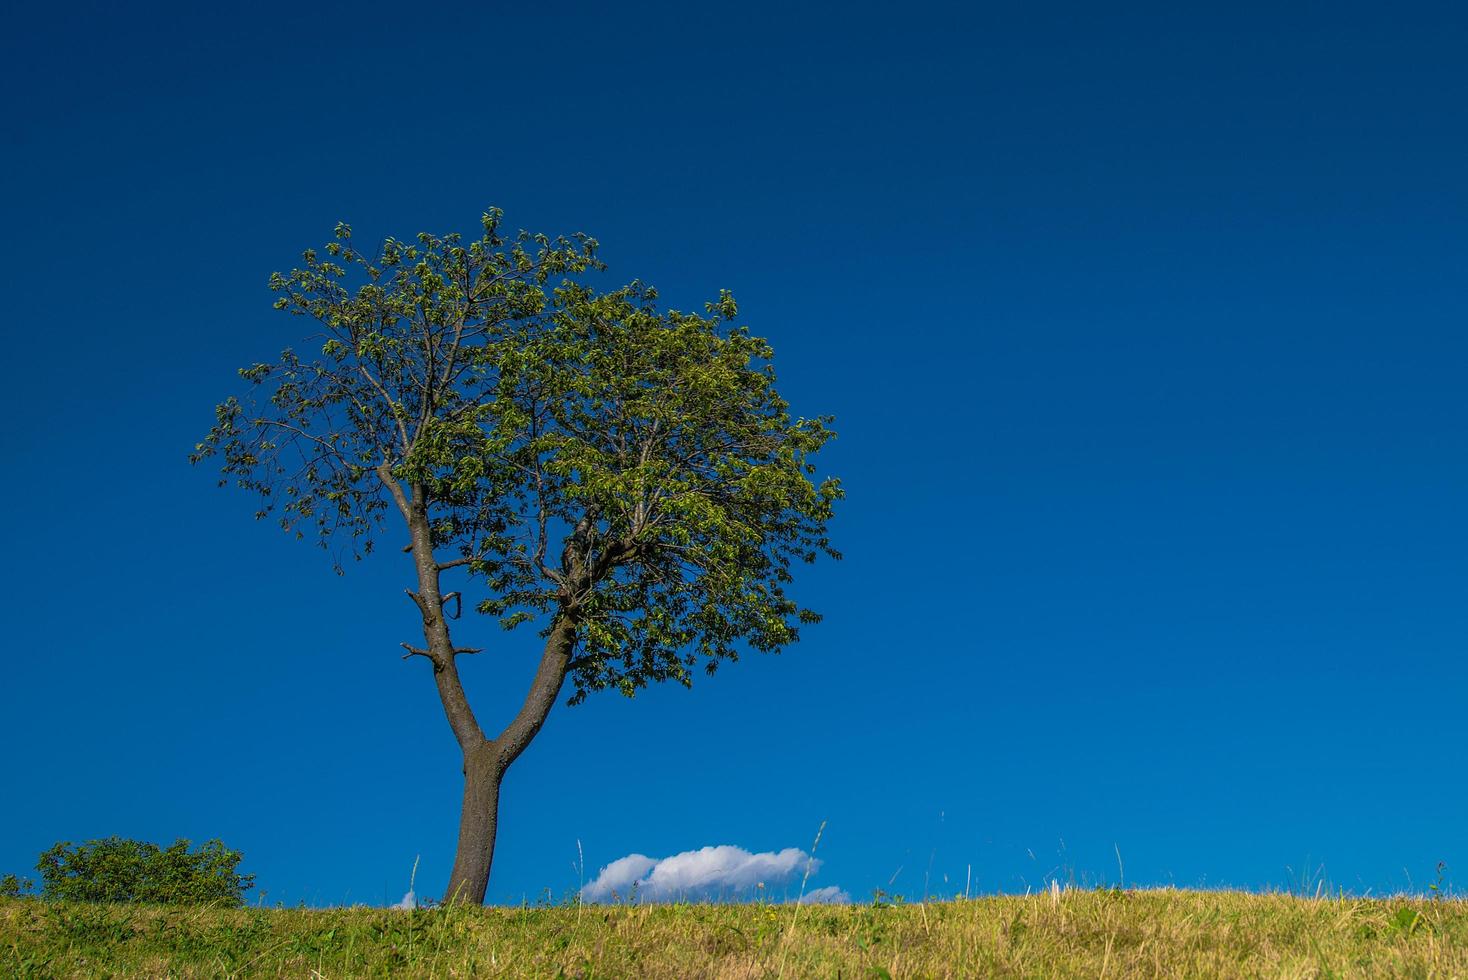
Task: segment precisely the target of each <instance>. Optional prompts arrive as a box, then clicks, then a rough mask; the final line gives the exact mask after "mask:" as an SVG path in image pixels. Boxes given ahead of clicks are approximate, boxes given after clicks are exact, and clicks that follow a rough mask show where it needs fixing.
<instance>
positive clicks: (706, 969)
mask: <svg viewBox="0 0 1468 980" xmlns="http://www.w3.org/2000/svg"><path fill="white" fill-rule="evenodd" d="M1465 940H1468V903H1465V902H1462V901H1457V900H1447V901H1437V902H1430V901H1423V900H1408V899H1370V900H1366V899H1354V898H1319V899H1306V898H1295V897H1291V896H1287V895H1275V894H1271V895H1253V894H1246V893H1241V892H1190V891H1172V890H1164V891H1132V892H1121V891H1094V892H1083V891H1066V892H1060V893H1056V894H1051V893H1045V894H1041V895H1038V896H1027V897H1003V898H981V899H975V900H973V901H949V902H929V903H924V904H907V905H896V906H892V905H883V906H871V905H858V906H846V907H829V906H807V907H805V908H802V909H800V911H799V915H798V917H797V915H796V909H795V908H794V907H792V906H788V905H782V906H777V905H663V906H636V907H626V906H622V907H604V906H586V907H584V908H577V907H576V906H575V905H563V906H555V907H550V908H524V909H505V908H487V909H449V910H436V911H418V912H393V911H388V910H381V909H364V908H359V909H329V910H304V909H297V910H292V909H229V910H224V909H207V908H206V909H165V908H138V907H121V906H110V907H109V906H79V905H47V904H45V903H42V902H37V901H30V900H22V901H0V974H3V975H6V976H17V977H25V976H48V977H49V976H55V977H73V976H75V977H82V976H85V977H92V976H114V977H162V976H169V977H223V976H242V977H274V976H283V977H321V978H327V980H332V978H341V977H363V976H388V975H392V976H415V977H583V978H590V977H646V978H678V980H686V978H696V977H710V978H730V980H734V978H756V977H780V976H782V975H783V976H784V977H843V978H882V977H892V978H905V977H1299V978H1306V977H1468V942H1465Z"/></svg>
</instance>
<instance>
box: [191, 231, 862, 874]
mask: <svg viewBox="0 0 1468 980" xmlns="http://www.w3.org/2000/svg"><path fill="white" fill-rule="evenodd" d="M500 218H501V215H500V212H499V211H490V212H488V213H487V214H485V215H484V217H483V222H482V224H483V232H482V234H481V235H480V237H478V238H477V239H476V240H473V241H468V242H466V241H464V240H463V239H462V238H461V237H460V236H458V235H444V236H441V237H440V236H433V235H427V234H421V235H419V236H417V238H416V239H414V240H413V241H398V240H394V239H388V240H387V241H385V242H383V243H382V244H381V246H380V247H379V248H378V249H376V250H374V252H373V254H370V255H369V254H367V253H366V252H361V251H358V250H357V248H356V246H355V245H354V244H353V242H352V232H351V229H350V228H349V227H348V226H346V225H339V226H338V227H337V229H336V234H335V236H334V239H333V240H332V241H331V242H330V243H329V244H327V245H326V246H325V248H324V249H323V250H322V251H321V252H317V251H314V250H313V251H307V252H305V253H304V255H303V265H302V266H301V267H300V268H297V269H294V270H293V271H291V272H290V273H289V274H276V275H274V276H273V277H272V278H271V287H272V289H274V290H275V291H276V292H277V293H278V294H279V295H278V298H277V299H276V302H275V306H276V308H277V309H281V310H286V311H288V312H290V313H293V314H296V315H298V316H302V317H306V318H309V319H311V320H313V321H315V323H316V324H318V325H319V327H320V331H319V333H318V335H317V336H316V337H314V338H313V340H312V343H313V346H314V345H316V344H319V355H315V354H313V356H311V357H309V358H306V357H302V356H300V355H298V354H296V353H295V352H293V351H291V350H287V351H285V352H284V353H282V354H281V355H280V357H279V359H278V360H276V361H275V362H273V363H262V364H256V365H254V366H252V367H249V368H246V369H243V370H242V371H241V372H240V374H241V375H242V376H243V378H244V379H245V380H246V381H247V382H248V383H249V386H248V392H247V393H246V395H245V396H244V397H242V398H230V399H228V400H227V401H225V402H224V403H223V404H221V405H219V406H218V408H217V409H216V421H215V423H214V426H213V428H212V429H211V430H210V432H209V434H208V436H207V437H206V438H205V439H204V441H203V442H201V443H200V444H199V445H198V446H197V447H196V449H195V452H194V454H193V457H192V458H193V460H194V461H195V462H198V461H199V460H201V459H204V458H206V457H217V458H218V460H219V461H220V462H221V464H222V469H223V473H224V479H222V480H221V481H220V482H221V485H223V484H225V483H228V482H231V481H233V482H235V483H237V484H238V485H239V486H241V487H243V488H245V489H247V490H249V491H253V492H255V493H257V494H259V496H260V498H261V500H262V505H261V509H260V511H259V512H258V514H257V516H259V517H265V516H267V515H272V514H273V515H275V516H277V517H278V518H279V520H280V523H281V525H282V526H283V527H284V528H285V529H286V530H288V531H291V532H294V533H295V534H296V535H297V536H299V537H302V538H305V537H314V538H316V539H318V540H319V542H320V543H321V544H322V545H323V546H324V547H327V548H329V549H334V553H335V555H336V559H337V564H336V567H337V570H338V572H340V571H341V562H342V559H343V558H345V557H348V556H350V557H352V558H356V559H360V558H361V557H362V556H364V555H366V554H368V553H369V552H371V550H372V547H373V542H374V540H375V539H376V538H377V537H378V536H379V535H380V534H381V533H382V532H383V530H384V529H385V528H386V527H388V526H392V527H397V528H400V529H401V531H402V532H403V533H405V535H406V538H407V542H408V543H407V545H406V547H403V549H402V550H403V551H404V552H405V553H407V554H408V555H409V556H410V558H411V561H412V567H413V572H414V579H415V587H414V588H412V589H409V590H408V596H409V598H410V599H411V600H412V602H413V604H414V606H415V607H416V609H417V611H418V613H419V614H420V615H421V618H422V622H423V638H422V641H421V645H418V644H407V643H405V644H402V646H403V647H404V648H405V649H406V650H407V651H408V652H407V654H405V655H404V659H409V658H413V657H421V658H422V659H423V660H424V661H425V662H426V663H427V664H428V665H429V666H430V667H431V668H432V675H433V681H434V684H435V685H436V686H437V689H438V696H439V699H440V701H441V702H442V704H443V710H444V714H445V715H446V716H447V719H448V723H449V727H450V728H451V729H452V731H453V734H454V738H455V739H456V740H457V741H458V744H459V748H460V750H461V752H462V755H463V773H464V801H463V809H462V813H461V816H460V820H459V840H458V850H457V853H456V855H455V858H454V866H453V871H452V873H451V876H450V879H449V888H448V894H447V896H446V900H448V901H463V902H482V901H483V899H484V893H485V887H486V885H487V883H488V880H489V870H490V863H491V860H492V857H493V852H494V840H495V824H496V816H497V811H498V805H499V793H500V784H501V780H502V778H503V777H504V774H505V771H506V770H507V769H508V768H509V766H510V765H511V764H512V763H513V762H514V761H515V760H516V759H517V758H518V757H519V756H520V754H521V753H522V752H524V751H525V748H526V746H528V745H529V744H530V741H531V740H532V739H533V738H534V737H535V735H536V733H537V732H539V731H540V728H541V726H542V725H543V724H544V722H545V719H546V716H547V715H548V713H549V712H550V710H551V707H552V705H553V704H554V703H555V701H556V700H557V699H558V698H559V696H560V694H561V692H562V690H563V688H565V687H566V682H567V680H568V679H569V680H570V687H571V693H570V695H569V702H570V703H572V704H575V703H578V702H580V701H581V700H582V699H584V698H585V697H586V696H587V694H588V693H590V692H592V691H598V690H602V689H606V688H614V689H616V690H618V691H621V692H622V693H623V694H625V695H627V696H629V697H630V696H632V695H633V694H634V693H635V692H636V691H637V690H638V689H639V688H642V687H644V686H645V685H647V684H648V683H649V682H653V681H662V680H675V681H678V682H679V683H682V684H684V685H685V686H686V685H689V684H690V683H691V680H692V676H693V672H694V670H695V669H697V668H698V667H699V666H702V667H703V668H704V669H705V670H706V671H708V672H709V673H713V672H714V670H715V669H716V668H717V666H718V665H719V664H720V662H722V661H724V660H735V659H737V657H738V654H739V652H740V651H741V650H742V649H754V650H760V651H774V650H778V649H779V648H781V647H783V646H785V645H786V644H788V643H791V642H793V641H794V640H796V638H797V634H798V630H799V627H800V625H801V624H805V623H813V622H815V621H816V620H817V619H818V617H817V615H816V614H815V613H813V612H811V611H810V610H808V609H805V608H802V607H801V606H800V605H798V604H797V603H796V602H795V601H794V600H793V599H791V598H790V597H789V596H788V595H787V593H786V587H787V586H788V585H789V583H790V582H791V580H792V579H791V571H792V567H793V566H794V565H795V564H797V563H800V562H810V561H814V560H815V559H816V558H817V556H818V555H820V554H822V553H824V554H826V555H829V556H831V557H839V555H837V553H836V552H835V551H834V550H832V548H831V546H830V544H829V542H828V540H827V537H826V525H827V521H828V520H829V518H830V517H831V512H832V505H833V504H834V502H835V501H836V500H837V499H839V498H840V496H841V489H840V486H839V484H838V482H837V481H836V480H834V479H825V480H823V481H821V482H816V481H815V479H814V474H815V470H814V467H813V465H812V457H813V456H814V454H815V453H816V452H817V451H818V450H819V449H820V448H821V446H822V445H823V444H824V443H825V442H826V440H827V439H829V438H831V436H832V432H831V430H830V429H829V428H828V427H827V426H828V424H829V422H830V419H829V418H824V417H823V418H811V419H807V418H796V417H792V415H791V414H790V412H789V410H788V406H787V404H786V402H785V401H784V400H783V399H781V397H780V396H779V394H778V393H777V392H776V390H775V375H774V372H773V370H772V369H771V366H770V358H771V351H770V348H769V346H768V344H767V343H766V342H765V341H764V340H762V339H760V338H758V337H754V336H751V335H750V334H749V333H748V332H747V330H746V329H745V328H743V327H735V326H733V325H732V324H731V321H732V319H733V318H734V317H735V316H736V308H735V305H734V300H733V299H732V298H731V296H730V295H729V294H728V293H727V292H726V293H724V294H722V295H721V296H720V298H719V299H718V301H717V302H714V303H710V304H708V305H707V307H706V310H705V313H704V314H695V313H683V312H679V311H676V310H659V308H658V306H657V302H656V300H657V294H656V292H655V291H654V290H653V289H651V288H649V287H648V286H645V285H643V284H641V283H638V282H634V283H632V284H631V285H628V286H625V287H623V288H620V289H617V290H615V291H612V292H607V293H598V292H597V291H595V290H593V289H592V288H590V287H589V286H588V285H586V283H585V281H584V280H585V276H584V275H583V274H584V273H587V272H589V271H591V270H598V269H601V268H602V267H603V266H602V264H601V263H600V262H599V261H598V259H597V257H596V247H597V246H596V242H595V241H594V240H592V239H590V238H587V237H586V236H584V235H577V236H574V237H572V238H570V239H567V238H556V239H551V238H548V237H546V236H543V235H535V236H531V235H528V234H526V233H525V232H520V233H518V234H516V235H508V234H506V233H504V232H502V231H501V227H500ZM399 541H401V539H399ZM393 543H394V544H396V543H397V542H393ZM446 573H450V574H457V575H462V576H465V577H464V578H463V579H462V581H461V582H460V583H459V584H452V583H447V582H446V580H445V576H446ZM466 594H468V595H471V596H472V597H473V598H474V599H476V600H477V608H478V609H479V611H480V612H482V613H485V614H488V615H489V616H491V617H494V618H496V619H497V620H498V621H499V623H500V625H501V626H503V627H505V628H506V629H514V628H515V627H517V626H520V625H522V624H527V623H528V624H531V626H532V627H534V628H538V631H539V635H540V638H541V641H542V648H541V653H540V660H539V665H538V667H537V668H536V671H535V676H534V680H533V681H532V682H531V684H530V688H529V690H528V691H527V692H526V695H525V699H524V703H523V705H522V706H521V707H520V709H519V711H518V712H517V713H516V714H515V716H514V717H513V718H511V719H510V720H509V722H508V724H506V725H504V727H503V728H500V729H499V730H498V732H497V733H495V734H492V735H491V734H487V730H486V729H485V728H483V727H481V725H480V722H479V720H478V718H476V717H475V714H474V711H473V710H472V708H471V707H470V702H469V699H468V697H467V696H466V694H465V691H464V686H463V683H462V681H461V678H460V673H459V666H458V658H459V657H460V656H462V655H464V654H471V653H478V652H480V651H479V649H478V648H474V647H467V646H462V645H460V644H459V640H457V639H455V638H454V636H453V635H452V634H453V632H454V631H455V629H456V628H457V623H456V620H458V618H459V611H460V609H461V608H462V605H463V599H464V596H465V595H466ZM488 731H493V729H489V730H488Z"/></svg>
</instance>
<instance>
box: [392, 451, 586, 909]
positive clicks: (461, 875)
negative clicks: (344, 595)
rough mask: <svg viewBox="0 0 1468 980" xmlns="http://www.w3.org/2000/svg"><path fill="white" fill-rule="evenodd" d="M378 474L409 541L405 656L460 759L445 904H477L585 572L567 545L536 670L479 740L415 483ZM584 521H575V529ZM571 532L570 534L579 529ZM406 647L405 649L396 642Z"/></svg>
mask: <svg viewBox="0 0 1468 980" xmlns="http://www.w3.org/2000/svg"><path fill="white" fill-rule="evenodd" d="M377 472H378V475H379V476H380V477H381V478H382V482H383V484H384V485H386V486H387V488H388V490H389V491H390V492H391V494H392V496H393V499H394V500H395V501H396V502H397V505H398V508H399V509H400V510H401V511H402V514H403V517H404V519H405V520H406V521H407V523H408V532H409V534H410V536H411V539H412V540H411V541H410V543H409V545H408V548H407V549H406V550H407V551H409V552H410V553H411V554H412V558H413V564H414V566H415V567H416V570H417V578H418V591H417V592H411V591H410V592H409V593H408V595H409V596H410V597H411V598H412V599H413V602H414V603H416V604H417V606H418V609H419V611H420V612H421V613H422V614H423V639H424V642H425V644H426V647H425V648H423V649H419V648H417V647H412V646H408V655H409V656H414V655H417V656H422V657H425V658H427V659H428V660H430V661H432V663H433V680H434V685H435V686H436V687H437V688H438V697H439V701H440V703H441V704H442V705H443V711H444V717H445V718H447V719H448V723H449V727H450V728H451V729H452V730H453V733H454V738H455V740H457V741H458V743H459V748H460V750H461V751H462V752H463V756H464V803H463V808H462V809H461V810H460V813H459V843H458V848H457V850H456V851H455V853H454V867H453V871H452V872H450V874H449V887H448V891H447V893H445V895H444V901H445V902H446V903H461V904H469V903H474V904H479V903H482V902H483V901H484V893H485V890H486V889H487V888H488V887H489V869H490V864H491V863H492V862H493V860H494V838H495V830H496V827H497V824H498V822H499V804H500V783H501V781H502V780H503V779H504V777H505V772H506V770H508V769H509V768H510V765H511V763H513V762H514V761H515V760H516V759H518V758H519V757H520V753H522V752H524V751H525V749H526V747H527V746H528V745H529V744H530V740H531V739H533V738H535V736H536V734H537V733H538V732H539V731H540V726H541V725H543V724H545V719H546V716H547V715H548V714H550V710H551V707H552V706H553V705H554V704H555V703H556V698H557V697H559V696H560V693H561V684H562V683H563V682H564V681H565V679H566V670H567V668H568V667H569V666H570V663H571V652H572V650H573V649H574V648H575V645H576V625H577V621H578V613H579V610H578V607H577V601H578V600H577V599H576V598H575V597H576V596H578V595H580V594H581V593H582V592H583V591H584V590H585V589H586V588H587V587H588V586H590V585H591V583H592V581H593V578H594V576H593V573H592V571H591V570H589V569H588V568H587V567H586V565H585V564H584V563H583V561H582V557H581V555H579V554H577V553H576V552H575V551H574V550H572V549H571V547H570V546H569V545H568V546H567V550H566V554H565V557H564V559H563V567H564V568H565V571H566V578H565V579H564V580H563V581H562V583H561V584H562V592H561V601H560V604H559V607H558V608H557V610H556V612H555V618H554V619H553V620H552V621H551V627H550V631H549V632H548V633H546V637H545V649H544V650H543V651H542V652H541V655H540V666H539V667H538V668H537V669H536V671H535V679H534V680H533V681H531V683H530V690H529V691H528V692H527V693H526V695H525V703H524V704H522V705H521V706H520V710H519V712H517V713H516V715H515V717H514V718H513V719H512V720H511V721H510V723H509V724H508V725H506V726H505V729H504V731H502V732H500V733H499V735H498V736H496V737H495V738H486V737H485V735H484V730H483V729H482V728H480V727H479V722H478V720H477V719H476V718H475V717H474V711H473V709H471V708H470V707H469V699H468V698H467V697H466V696H465V695H464V686H463V683H462V682H461V681H460V680H459V668H458V664H457V662H456V658H457V657H458V655H459V654H460V653H464V652H476V651H472V650H466V649H460V648H458V647H455V646H454V643H453V640H452V638H451V637H450V636H449V624H448V619H447V617H446V616H445V614H444V608H443V606H444V599H443V592H442V589H441V587H440V573H441V572H442V571H443V570H444V568H446V567H452V566H446V565H440V564H439V562H438V559H437V558H435V557H434V554H433V534H432V531H431V529H430V527H429V521H428V505H427V502H426V500H427V496H426V493H425V489H424V487H423V485H422V484H416V483H415V484H412V485H411V487H410V490H411V493H404V491H403V488H402V486H401V485H400V484H399V483H398V482H397V481H396V480H395V479H394V478H393V475H392V472H391V469H390V468H389V467H388V465H387V464H386V463H384V464H383V465H382V466H380V467H378V470H377ZM589 519H590V518H586V519H583V523H585V521H586V520H589ZM581 530H582V529H581V527H580V526H578V533H579V532H580V531H581ZM404 645H405V646H407V644H404Z"/></svg>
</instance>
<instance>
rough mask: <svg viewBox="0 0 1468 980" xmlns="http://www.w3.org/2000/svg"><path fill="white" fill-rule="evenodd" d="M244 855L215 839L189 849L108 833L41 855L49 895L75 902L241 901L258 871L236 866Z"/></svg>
mask: <svg viewBox="0 0 1468 980" xmlns="http://www.w3.org/2000/svg"><path fill="white" fill-rule="evenodd" d="M242 857H243V855H241V854H240V852H239V851H232V850H230V849H229V848H227V847H225V846H224V844H223V843H222V842H220V841H217V840H211V841H207V842H205V843H203V844H201V845H199V847H198V849H197V850H193V851H191V850H189V841H186V840H176V841H174V842H173V843H172V844H170V845H169V846H168V847H166V848H160V847H159V846H158V845H157V844H149V843H146V842H144V841H136V840H127V839H125V838H122V837H108V838H106V839H104V840H92V841H87V842H86V843H85V844H77V845H73V844H72V843H71V842H70V841H62V842H61V843H59V844H57V845H56V846H55V847H53V848H51V849H50V850H49V851H46V852H45V853H44V854H42V855H41V860H40V861H39V862H37V864H36V870H37V871H39V872H40V873H41V885H42V892H43V894H44V895H45V896H46V897H47V898H53V899H62V900H65V901H72V902H149V903H156V904H160V905H193V904H201V903H204V902H223V903H225V904H228V905H239V904H240V903H241V902H242V901H244V895H245V892H246V891H247V890H248V889H250V888H252V887H254V883H255V876H254V875H241V874H239V873H237V872H236V871H235V868H237V867H238V866H239V863H240V861H241V859H242Z"/></svg>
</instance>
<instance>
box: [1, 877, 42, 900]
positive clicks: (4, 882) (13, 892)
mask: <svg viewBox="0 0 1468 980" xmlns="http://www.w3.org/2000/svg"><path fill="white" fill-rule="evenodd" d="M34 888H35V882H33V881H31V880H30V879H29V878H17V877H16V876H15V875H6V876H5V877H4V878H0V898H24V897H26V896H27V895H29V894H30V893H31V891H32V890H33V889H34Z"/></svg>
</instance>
